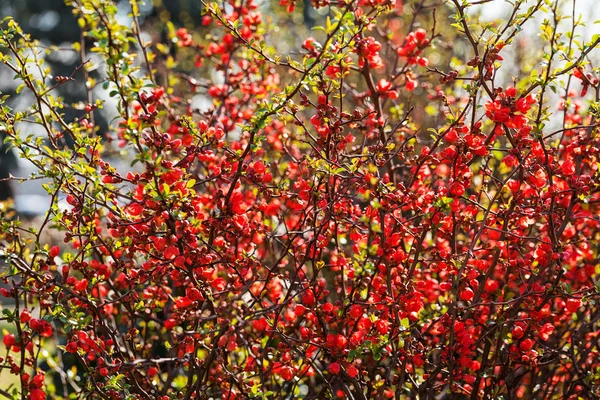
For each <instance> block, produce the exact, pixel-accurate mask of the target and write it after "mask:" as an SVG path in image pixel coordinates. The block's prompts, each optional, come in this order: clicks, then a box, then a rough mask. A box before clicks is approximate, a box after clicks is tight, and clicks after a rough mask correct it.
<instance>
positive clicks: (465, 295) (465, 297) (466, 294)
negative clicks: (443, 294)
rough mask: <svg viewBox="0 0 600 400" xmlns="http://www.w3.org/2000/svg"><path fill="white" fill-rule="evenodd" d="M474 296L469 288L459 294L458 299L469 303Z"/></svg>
mask: <svg viewBox="0 0 600 400" xmlns="http://www.w3.org/2000/svg"><path fill="white" fill-rule="evenodd" d="M474 296H475V293H473V289H471V288H465V289H463V291H462V292H460V298H461V299H462V300H464V301H471V300H473V297H474Z"/></svg>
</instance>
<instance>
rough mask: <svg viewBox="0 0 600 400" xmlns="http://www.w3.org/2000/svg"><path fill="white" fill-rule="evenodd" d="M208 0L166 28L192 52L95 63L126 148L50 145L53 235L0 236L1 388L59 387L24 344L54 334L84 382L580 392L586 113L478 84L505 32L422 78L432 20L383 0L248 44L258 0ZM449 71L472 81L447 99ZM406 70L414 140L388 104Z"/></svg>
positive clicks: (590, 256)
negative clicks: (10, 327)
mask: <svg viewBox="0 0 600 400" xmlns="http://www.w3.org/2000/svg"><path fill="white" fill-rule="evenodd" d="M226 3H227V6H226V7H223V8H219V7H218V6H212V5H211V6H209V7H208V8H207V9H206V10H205V11H206V15H205V16H204V17H203V20H202V25H203V29H206V31H205V32H204V34H202V35H195V34H193V33H191V32H189V31H188V30H186V29H183V28H181V29H179V30H177V31H175V32H174V37H173V38H172V39H173V41H174V42H175V43H177V45H178V46H179V48H178V51H177V52H176V54H175V56H174V57H173V59H172V60H171V61H170V63H172V65H174V66H175V67H174V68H180V66H181V68H182V69H183V65H196V68H197V69H198V70H199V72H198V71H196V72H194V71H192V72H189V71H188V72H189V75H188V74H187V73H184V72H178V73H177V74H172V73H171V71H170V70H169V71H166V72H162V73H164V74H165V76H164V79H162V80H159V79H158V78H157V76H158V75H159V74H160V73H161V69H160V68H154V69H152V68H151V67H152V65H151V64H150V65H148V66H147V67H148V69H149V70H150V69H152V71H154V74H153V75H151V74H149V75H148V77H147V79H150V80H151V79H155V80H154V81H152V84H153V85H152V89H147V88H143V89H140V85H138V86H135V85H134V84H133V83H131V86H126V87H125V88H123V87H122V86H119V85H129V83H126V82H134V83H135V82H136V79H135V76H134V75H131V76H129V75H123V76H119V75H116V76H112V75H111V77H110V79H112V80H113V81H114V82H113V83H114V84H115V85H117V86H118V87H119V88H120V91H121V92H120V93H125V92H126V91H127V90H131V91H132V94H131V96H130V97H127V96H125V95H123V96H122V97H121V99H120V107H119V110H120V111H121V115H120V120H119V122H118V128H117V132H116V136H117V137H118V139H119V142H118V143H117V144H118V146H120V147H121V148H126V149H128V150H129V151H130V152H131V153H133V154H135V162H136V163H137V169H132V170H131V171H119V170H117V169H116V168H115V167H114V166H113V165H111V162H110V159H109V157H108V156H107V154H109V153H105V149H104V148H103V146H102V145H100V144H99V143H100V142H98V144H97V145H94V146H89V143H90V142H86V140H88V141H89V140H90V139H89V138H88V136H86V135H83V134H81V137H79V136H77V135H76V134H74V136H75V140H76V142H77V143H78V144H81V143H85V144H86V145H88V147H85V146H83V144H81V148H86V151H84V152H83V153H82V152H74V153H73V154H74V155H73V159H74V160H75V159H76V160H77V162H81V163H83V161H84V160H85V163H86V167H80V166H78V167H72V168H73V169H72V170H68V173H67V172H64V171H65V170H64V169H65V168H66V169H68V168H71V166H72V165H73V164H72V163H74V161H73V162H72V161H68V162H67V161H66V160H67V159H66V158H64V157H63V155H62V153H52V154H51V155H47V157H48V158H47V160H48V165H53V166H55V167H52V168H58V169H51V171H52V172H51V173H50V176H51V177H53V178H55V179H56V180H55V182H56V185H58V186H57V187H60V191H63V192H65V193H66V194H67V196H66V202H67V204H68V207H66V208H64V207H63V208H58V207H57V206H56V207H54V208H53V211H52V213H51V216H50V217H49V218H51V219H52V221H53V223H54V225H55V227H56V228H57V229H59V230H61V231H62V232H63V233H64V239H65V240H64V242H65V245H64V246H63V247H62V248H59V247H57V246H55V247H51V248H50V247H45V248H44V247H43V246H42V244H39V247H38V250H36V251H37V253H36V255H35V256H31V257H30V258H27V257H26V256H25V255H23V252H21V253H19V252H18V251H16V250H15V249H17V248H18V247H19V242H18V240H19V239H18V238H17V237H16V235H9V234H8V233H5V234H3V235H4V239H6V240H7V241H12V243H13V246H14V247H13V253H14V254H15V257H14V258H15V260H16V261H15V264H14V271H16V272H15V276H16V277H15V279H14V282H15V285H14V286H13V288H11V289H0V290H1V294H2V296H4V297H6V298H12V299H14V300H15V301H16V303H17V308H18V310H17V312H16V313H15V314H14V315H13V316H12V317H10V320H11V322H14V323H15V324H16V326H17V327H18V330H17V332H18V333H16V334H7V335H5V336H4V338H3V343H4V345H5V346H6V348H7V351H8V353H9V354H10V355H9V356H8V357H7V358H6V359H2V362H3V363H4V365H5V366H6V368H7V369H9V370H10V372H12V373H14V374H17V375H20V377H21V381H22V382H23V387H22V389H21V393H23V395H24V396H28V397H29V398H31V399H36V400H37V399H44V398H45V397H46V395H45V394H44V390H50V387H54V385H49V384H48V383H49V380H50V379H53V378H51V375H52V373H51V372H50V371H47V372H46V375H44V374H43V373H42V370H41V368H39V363H38V362H37V361H36V360H37V359H38V357H39V352H40V348H41V346H42V342H43V341H48V340H51V339H53V338H54V337H55V336H56V337H58V338H59V341H58V342H57V343H55V345H56V347H57V348H58V351H59V352H60V355H61V359H62V358H64V359H70V360H72V361H73V363H74V364H75V365H76V366H74V368H75V369H76V370H77V373H79V374H80V375H81V376H83V375H85V376H86V379H85V381H84V382H85V384H83V383H81V382H80V383H77V382H75V381H73V383H72V384H71V383H69V382H67V381H66V380H65V381H64V383H63V384H64V385H66V386H67V387H66V390H72V391H77V390H79V392H80V394H81V395H83V396H87V398H108V399H119V398H140V399H141V398H158V399H161V400H162V399H169V398H179V397H181V396H184V397H186V396H187V398H204V397H206V398H208V397H213V398H222V399H230V400H233V399H241V398H248V397H261V393H262V394H263V395H264V396H266V397H269V396H270V397H273V398H280V397H303V396H304V397H310V396H312V397H314V398H327V397H332V396H335V397H338V398H345V397H346V398H363V399H364V398H369V399H370V398H398V399H399V398H405V397H418V396H421V397H427V396H430V395H432V394H435V395H437V394H442V393H449V394H450V395H451V396H456V395H458V394H462V395H469V396H471V398H494V397H497V396H508V397H510V396H513V395H514V397H517V398H532V397H536V396H538V397H540V396H542V395H544V396H545V395H546V394H547V395H548V397H549V398H550V397H557V398H558V397H560V398H577V397H578V396H579V397H581V396H584V397H585V394H586V393H587V394H592V393H596V394H599V393H597V388H598V386H599V385H600V375H599V373H600V349H598V346H597V344H596V339H597V335H598V332H599V330H598V324H597V318H596V317H595V316H597V315H600V314H598V313H599V312H600V310H599V308H598V306H597V305H596V302H597V299H596V298H597V296H598V286H597V285H596V282H597V280H598V266H599V264H598V257H597V249H596V247H597V246H595V244H594V243H595V242H594V241H597V239H598V235H599V234H600V222H599V221H598V219H597V217H596V216H597V215H598V213H599V212H600V209H599V208H598V206H599V204H600V191H599V190H598V188H599V187H600V175H599V173H598V162H597V161H598V157H599V153H600V152H599V149H600V135H598V130H597V127H596V123H595V119H594V118H595V117H594V116H593V115H592V114H593V113H587V112H586V109H585V108H584V107H582V106H581V105H580V104H575V105H573V103H572V102H571V101H572V100H573V98H574V97H575V95H574V94H569V95H565V97H564V101H563V103H562V104H561V109H560V111H562V112H564V126H563V129H562V130H559V131H558V133H554V134H551V135H550V136H548V137H552V135H558V134H560V135H561V136H560V139H559V143H558V144H557V145H556V144H552V143H550V142H549V141H547V140H545V136H544V135H545V134H548V133H544V126H543V124H542V123H541V121H542V119H541V118H542V116H543V107H545V104H544V103H543V92H539V91H541V90H545V87H546V86H547V85H543V86H541V87H538V86H536V84H535V83H532V84H531V85H532V86H529V87H523V85H521V86H520V87H519V88H516V87H509V88H507V89H505V90H504V89H502V88H500V87H497V86H495V85H493V75H489V74H488V73H489V72H490V71H492V70H494V69H496V68H498V66H499V64H498V63H500V61H502V57H501V56H500V54H499V53H500V51H503V49H505V48H507V46H506V45H505V44H504V42H502V41H501V40H500V38H498V40H497V42H496V43H493V44H491V45H490V46H489V52H487V53H486V54H485V55H483V53H482V54H481V55H480V56H481V57H482V59H477V60H475V61H472V62H469V63H465V66H464V68H462V69H457V70H454V71H451V72H450V73H448V74H446V73H443V72H442V73H441V74H442V79H439V75H437V76H435V73H438V74H439V73H440V72H439V70H438V71H435V72H434V68H432V69H427V68H426V67H428V65H429V61H428V58H427V57H426V56H428V52H429V51H432V48H431V47H432V46H433V45H434V44H435V41H436V40H440V41H441V40H443V34H439V33H438V34H436V33H435V29H432V30H431V32H432V33H431V34H430V35H429V34H428V31H426V30H425V29H423V28H419V23H418V22H415V21H417V20H413V21H412V23H411V24H410V25H409V26H410V27H411V28H410V32H408V33H407V34H406V36H402V34H401V33H400V32H398V31H397V30H394V29H392V28H394V27H398V26H399V25H398V19H399V18H403V17H404V16H403V15H402V14H400V13H399V12H398V11H399V8H397V5H398V4H397V3H396V2H393V1H360V2H351V1H345V2H343V1H342V2H338V3H339V4H337V5H336V6H334V5H332V4H329V3H330V2H328V1H313V2H312V3H313V6H315V7H324V6H325V5H327V6H331V7H333V8H332V9H334V10H335V13H333V14H332V17H331V18H329V19H328V20H327V23H326V27H325V29H324V30H323V32H319V34H318V35H317V34H315V36H317V37H318V40H317V39H315V38H313V37H309V38H307V39H305V40H300V42H299V43H302V45H301V47H302V48H301V49H299V50H298V51H297V52H292V55H293V56H297V59H294V58H293V57H292V56H290V57H289V58H287V59H284V58H281V57H276V56H274V55H273V52H274V50H273V49H271V48H269V47H268V46H266V45H264V43H265V41H266V39H265V36H266V34H267V33H266V29H265V18H264V17H263V16H262V15H261V12H260V10H259V7H258V3H257V2H256V1H253V0H243V1H242V0H228V1H227V2H226ZM281 5H282V6H284V7H286V9H287V11H288V12H293V10H294V7H295V5H296V2H295V1H288V0H283V1H281ZM79 7H85V5H80V6H79ZM84 11H85V12H87V13H92V14H94V13H97V16H98V18H97V19H101V20H108V19H110V18H109V17H110V13H108V12H104V13H103V11H102V9H101V8H100V9H98V8H91V9H85V10H84ZM460 11H461V12H462V9H460ZM94 15H96V14H94ZM422 25H423V26H424V25H425V24H422ZM413 27H414V28H413ZM467 27H468V26H467ZM123 29H125V28H123ZM207 32H208V33H207ZM319 35H321V36H319ZM490 40H491V39H490ZM398 43H402V45H398ZM465 43H469V42H468V41H465ZM450 47H451V46H447V48H450ZM116 50H118V49H112V50H111V51H109V52H107V54H109V55H114V54H122V52H119V51H116ZM150 50H151V48H149V50H148V51H150ZM439 56H440V55H439V54H438V58H439ZM147 59H152V57H149V58H147ZM430 59H432V60H433V59H434V58H431V57H430ZM114 64H115V63H114V60H111V63H108V65H114ZM402 64H405V65H404V66H402ZM435 67H436V68H435V69H437V68H438V67H439V68H443V67H444V66H443V65H441V66H435ZM480 69H481V70H480ZM123 70H126V69H125V68H123ZM482 71H483V72H484V73H485V76H483V77H482V76H481V72H482ZM566 72H569V70H566ZM566 72H565V73H566ZM111 73H112V72H111ZM115 73H118V71H117V72H115ZM429 73H431V76H429ZM459 75H460V76H461V77H463V78H465V79H466V80H468V81H469V82H470V86H469V88H468V89H469V94H468V95H466V96H463V97H460V96H456V97H455V98H453V99H452V100H450V99H449V98H450V97H451V95H452V93H453V91H454V90H462V89H458V88H457V87H455V86H454V85H456V84H457V82H456V79H457V78H458V77H459ZM573 75H574V76H575V77H578V78H579V79H582V77H584V75H582V73H581V72H580V69H579V68H574V69H573ZM125 76H127V77H129V78H130V79H125ZM417 76H418V80H419V82H421V87H420V89H419V90H417V91H414V90H415V89H416V87H417ZM448 76H450V78H451V79H447V77H448ZM548 76H551V75H548ZM205 77H209V78H205ZM585 77H586V78H585V83H584V86H585V85H586V84H587V85H588V86H590V87H595V88H596V87H598V81H597V80H594V75H593V74H592V73H590V74H589V76H587V75H586V76H585ZM159 81H160V82H163V83H164V86H161V85H159V84H158V82H159ZM165 82H166V83H165ZM432 82H436V83H435V84H433V83H432ZM438 82H441V83H439V86H435V85H438ZM413 91H414V92H413ZM420 91H423V92H424V93H426V95H425V96H423V97H424V98H425V97H426V98H425V103H423V104H421V103H416V104H418V105H422V106H423V107H422V108H425V106H427V105H428V104H427V103H431V104H433V103H434V102H438V103H437V106H436V107H435V108H437V112H439V116H437V117H436V119H435V120H436V121H437V122H436V123H437V124H438V125H437V126H436V129H430V131H431V132H433V134H432V135H431V137H430V136H428V135H426V134H424V132H423V130H421V129H420V126H419V124H423V125H426V123H428V121H430V120H428V119H427V117H424V116H422V115H414V116H413V115H411V112H412V108H413V104H412V103H409V100H407V102H406V103H405V104H402V103H403V99H409V98H413V96H415V95H418V92H420ZM540 93H541V94H540ZM197 96H204V98H205V99H207V100H209V101H210V102H211V106H210V107H208V109H207V110H203V111H202V112H199V111H198V110H197V109H195V108H194V99H196V98H197ZM427 96H428V97H427ZM410 101H412V100H410ZM538 102H540V103H542V104H539V103H538ZM399 103H401V104H399ZM429 105H430V104H429ZM480 107H481V108H480ZM94 108H95V106H92V105H89V107H88V108H86V113H90V112H92V111H93V110H94ZM480 110H481V111H480ZM439 117H443V118H439ZM440 121H441V122H440ZM87 123H90V122H89V121H88V122H87ZM74 126H75V125H74ZM77 126H80V129H88V127H87V125H77ZM73 129H75V128H73ZM80 142H81V143H80ZM106 147H107V148H109V147H110V146H109V144H107V145H106ZM40 151H42V150H41V149H40ZM44 154H45V153H44ZM61 171H62V172H61ZM17 278H19V279H17ZM21 278H22V279H21ZM19 304H20V305H19ZM34 309H35V310H36V311H35V313H34V311H32V310H34ZM33 314H36V317H37V318H36V317H34V316H33ZM17 315H18V318H17ZM14 355H20V356H21V360H22V362H23V364H20V363H19V361H18V360H17V358H16V357H14ZM23 366H27V368H28V370H33V371H34V373H33V374H31V375H33V376H30V375H29V373H28V372H26V371H24V370H23ZM585 371H591V374H590V375H588V374H587V373H586V372H585ZM59 378H60V377H59ZM61 379H66V378H64V377H62V378H61ZM44 380H45V381H46V384H47V385H46V386H44ZM199 393H202V395H200V394H199ZM128 396H129V397H128ZM203 396H204V397H203Z"/></svg>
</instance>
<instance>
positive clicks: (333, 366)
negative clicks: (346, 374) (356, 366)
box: [328, 362, 341, 375]
mask: <svg viewBox="0 0 600 400" xmlns="http://www.w3.org/2000/svg"><path fill="white" fill-rule="evenodd" d="M328 369H329V372H331V373H332V374H334V375H337V374H339V373H340V369H341V367H340V364H339V363H336V362H334V363H331V364H330V365H329V368H328Z"/></svg>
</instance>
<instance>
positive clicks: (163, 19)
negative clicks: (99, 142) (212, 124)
mask: <svg viewBox="0 0 600 400" xmlns="http://www.w3.org/2000/svg"><path fill="white" fill-rule="evenodd" d="M258 3H259V4H260V7H261V8H262V9H263V12H264V13H265V14H266V15H269V16H270V17H272V18H273V19H274V21H275V23H274V24H273V25H272V26H274V32H272V33H270V34H267V40H270V41H271V43H270V44H271V45H274V46H275V47H276V48H277V49H278V51H280V52H281V54H290V51H291V49H298V48H300V46H301V42H302V40H303V39H304V38H306V37H308V36H310V35H316V33H312V32H311V28H312V27H313V26H314V25H315V24H316V23H319V22H321V21H323V20H324V19H325V17H326V16H327V13H328V10H327V8H322V9H319V10H318V11H317V10H315V9H314V8H312V6H311V2H310V0H299V1H298V5H297V7H298V8H299V9H300V12H294V13H292V14H287V13H286V12H285V7H282V6H280V5H279V0H262V1H261V0H259V1H258ZM448 3H449V2H446V1H443V0H427V1H412V0H405V1H404V11H403V12H404V13H405V14H407V16H406V20H407V21H408V20H410V15H408V14H410V13H411V10H413V9H414V7H416V6H417V5H418V6H420V7H423V6H424V7H429V8H437V9H438V17H437V25H438V28H437V29H438V30H441V33H442V35H444V30H445V29H446V30H447V31H450V30H451V29H453V28H450V29H448V28H447V27H445V21H449V19H448V17H449V16H450V14H451V12H452V10H451V9H450V8H449V7H448ZM479 3H481V4H479V5H477V6H473V7H470V8H469V11H470V13H471V14H474V16H475V15H477V16H479V17H480V18H482V19H484V20H487V21H490V23H491V24H494V23H501V21H502V20H503V19H507V18H508V16H509V13H510V11H511V10H512V2H509V1H506V0H491V1H487V2H486V1H485V0H484V1H479ZM117 4H118V10H119V16H120V18H121V19H122V23H123V24H127V22H128V20H129V17H128V14H129V12H130V5H129V1H120V2H118V3H117ZM559 4H560V5H561V7H562V10H563V13H564V14H565V15H569V16H571V15H574V16H575V17H576V18H578V17H579V16H581V18H582V22H584V23H585V26H581V27H580V28H579V30H578V31H577V33H579V35H580V36H581V38H582V39H589V38H590V37H591V36H592V34H595V33H599V32H600V29H599V27H600V25H598V24H594V21H597V20H600V0H565V1H564V2H561V3H559ZM140 11H141V13H142V16H143V18H142V21H141V22H142V26H143V29H144V36H145V37H144V40H146V41H153V42H155V43H156V42H163V43H164V42H166V41H167V36H166V26H167V23H169V22H170V23H172V24H173V25H174V26H175V28H178V27H186V28H188V29H190V30H198V29H203V28H202V24H201V18H202V16H201V11H202V10H201V3H200V1H198V0H154V1H148V2H147V3H146V4H145V5H142V6H141V8H140ZM0 13H1V14H2V15H3V16H11V17H13V18H15V19H16V20H17V22H18V23H19V24H20V25H21V26H22V28H23V29H24V31H26V32H29V33H30V34H31V35H32V37H34V38H36V39H38V40H40V42H41V43H42V45H44V46H47V47H50V46H57V47H58V48H59V49H64V51H52V52H48V55H45V56H44V55H42V56H43V57H45V61H46V63H47V64H48V65H49V66H50V67H51V69H52V75H54V76H69V75H71V74H72V72H73V71H74V70H75V69H76V68H77V66H78V63H79V62H80V57H79V54H78V53H77V52H75V51H73V49H72V43H74V42H79V41H80V32H79V28H78V25H77V20H76V18H75V17H74V16H73V13H72V11H71V7H69V6H67V5H66V3H65V1H64V0H0ZM541 22H542V21H541V20H537V21H532V23H529V24H528V25H526V26H525V27H524V29H526V30H528V32H527V35H522V36H521V39H519V41H518V42H517V43H516V45H514V46H510V48H508V49H505V51H503V53H502V54H503V57H504V58H505V60H506V61H505V63H504V65H503V68H502V70H499V73H500V74H499V76H498V79H497V81H499V83H500V84H502V85H504V84H506V85H510V84H511V82H512V81H513V80H514V79H515V78H516V77H517V76H520V77H522V76H523V75H524V74H525V73H527V74H528V70H531V69H532V68H536V67H537V66H536V65H523V64H524V60H526V61H527V62H529V63H531V62H532V60H541V54H538V55H531V54H527V53H528V51H531V50H530V49H532V48H540V46H532V42H534V41H536V40H537V35H538V32H539V29H540V28H539V26H540V23H541ZM563 22H564V24H565V31H566V30H568V29H569V27H570V24H571V23H572V21H571V20H570V19H568V20H564V21H563ZM447 26H449V23H448V24H447ZM424 27H425V28H426V29H427V28H428V27H427V26H424ZM400 28H402V26H401V25H400ZM451 37H452V36H450V39H448V41H447V43H446V45H447V46H451V47H454V48H453V50H452V52H451V54H452V57H455V58H456V57H459V58H463V59H464V60H462V61H463V62H464V61H466V60H468V58H470V57H472V55H471V54H470V51H469V50H470V49H469V46H468V44H467V43H464V42H460V41H458V42H457V43H451V41H452V39H451ZM294 42H297V43H294ZM88 45H89V44H88ZM442 47H443V46H440V48H442ZM442 50H443V49H442ZM442 50H440V51H439V54H436V53H433V54H429V55H428V57H429V59H430V61H431V62H432V65H434V66H436V67H439V68H440V69H442V70H447V69H448V68H454V66H453V62H454V61H453V59H452V57H449V56H447V55H445V54H443V51H442ZM89 57H90V58H93V57H94V55H93V54H91V53H90V54H89ZM467 57H468V58H467ZM533 62H534V63H535V61H533ZM596 65H597V64H596ZM193 68H194V66H193V65H190V66H189V69H193ZM101 69H102V68H98V69H97V70H95V71H92V72H91V74H92V77H93V78H94V79H97V80H100V79H102V78H103V77H102V75H101V73H102V71H101ZM94 74H96V76H94ZM74 78H75V82H69V83H67V84H65V85H61V86H60V88H59V93H58V95H60V96H62V97H64V99H65V103H67V104H69V103H71V104H72V103H77V102H86V93H85V90H83V88H82V86H81V84H80V82H81V81H82V80H83V79H82V78H83V77H82V76H78V75H75V76H74ZM17 86H18V83H17V82H16V81H15V80H14V79H13V76H12V72H11V71H9V70H8V69H7V68H6V67H4V66H0V92H1V93H2V95H11V97H10V99H9V102H8V105H9V106H10V107H11V108H12V109H13V110H14V111H19V110H23V109H26V108H27V106H28V105H30V104H31V102H32V95H31V94H29V93H27V91H23V92H22V93H21V94H19V95H16V96H15V95H14V94H15V91H16V88H17ZM107 92H108V91H107V90H103V89H102V87H101V85H98V86H97V88H95V89H94V92H93V96H94V100H96V99H101V100H103V101H105V105H104V107H103V108H102V109H101V110H97V111H96V112H95V115H94V119H95V122H96V125H97V126H98V127H99V130H98V134H99V135H104V134H105V133H106V132H107V131H108V130H109V127H110V126H111V125H114V122H115V121H114V119H115V117H116V115H117V114H116V107H115V104H114V101H115V100H114V99H111V98H110V97H109V96H108V93H107ZM421 97H423V98H425V97H426V96H421ZM554 101H558V97H557V98H556V99H554ZM193 103H194V107H196V108H199V109H203V108H205V109H208V108H210V107H211V106H212V101H211V100H210V98H209V97H207V96H202V95H199V96H197V97H196V98H194V99H193ZM423 107H425V106H423ZM64 112H65V114H66V115H65V119H66V120H67V121H69V120H73V119H76V118H78V117H79V116H81V111H77V110H74V109H65V111H64ZM418 112H419V111H417V114H418ZM423 114H425V113H423ZM432 125H434V124H432ZM39 128H40V127H39V126H37V125H34V124H30V125H27V126H23V128H22V130H21V134H23V135H25V136H26V135H29V134H32V133H33V134H39V135H42V134H43V132H42V131H40V132H37V131H36V129H39ZM0 139H2V140H3V139H4V133H3V132H1V131H0ZM121 162H122V168H124V169H126V168H129V163H128V162H127V161H126V160H122V161H121ZM114 163H115V164H116V166H117V167H118V165H119V160H114ZM34 170H35V169H34V168H33V167H32V166H30V165H28V164H27V163H24V162H21V161H20V160H19V159H18V157H17V156H16V155H15V153H14V152H13V151H10V150H8V146H7V145H4V144H0V200H5V199H7V198H13V199H14V207H15V209H16V211H17V213H18V214H19V215H21V216H22V217H26V218H34V217H36V216H39V215H44V214H45V212H46V210H47V209H48V206H49V203H50V200H49V198H48V195H47V194H46V191H45V190H44V189H43V188H42V183H43V181H42V180H38V179H34V180H23V181H15V180H8V179H6V178H8V177H9V176H15V177H22V178H27V177H29V176H30V175H31V174H32V173H33V172H34Z"/></svg>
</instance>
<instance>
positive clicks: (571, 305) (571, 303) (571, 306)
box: [565, 298, 581, 314]
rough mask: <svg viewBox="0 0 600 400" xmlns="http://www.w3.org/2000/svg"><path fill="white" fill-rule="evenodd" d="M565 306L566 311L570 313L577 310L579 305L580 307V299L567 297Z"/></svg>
mask: <svg viewBox="0 0 600 400" xmlns="http://www.w3.org/2000/svg"><path fill="white" fill-rule="evenodd" d="M565 307H566V309H567V311H569V312H570V313H571V314H573V313H575V312H577V310H578V309H579V307H581V299H576V298H571V299H568V300H567V302H566V304H565Z"/></svg>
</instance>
